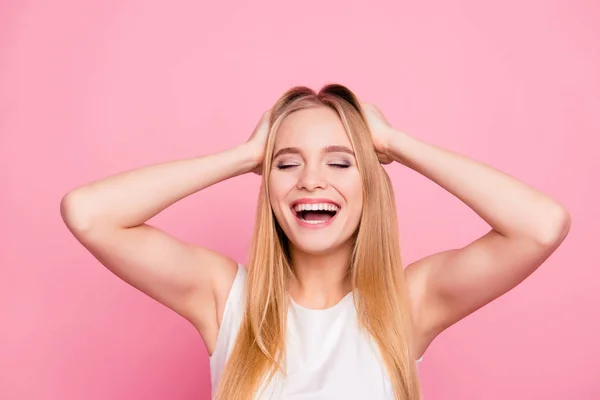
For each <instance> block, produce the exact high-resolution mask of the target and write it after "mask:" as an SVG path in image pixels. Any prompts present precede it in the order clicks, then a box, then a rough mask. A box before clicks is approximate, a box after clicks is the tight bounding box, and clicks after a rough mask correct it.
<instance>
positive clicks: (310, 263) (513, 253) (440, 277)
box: [61, 84, 570, 400]
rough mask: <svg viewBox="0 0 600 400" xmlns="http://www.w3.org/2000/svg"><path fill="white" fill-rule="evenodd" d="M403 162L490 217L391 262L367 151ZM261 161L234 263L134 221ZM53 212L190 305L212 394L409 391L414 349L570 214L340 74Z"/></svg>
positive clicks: (389, 198) (513, 280)
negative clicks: (408, 129)
mask: <svg viewBox="0 0 600 400" xmlns="http://www.w3.org/2000/svg"><path fill="white" fill-rule="evenodd" d="M392 161H396V162H400V163H402V164H403V165H405V166H407V167H409V168H412V169H413V170H415V171H417V172H419V173H421V174H422V175H424V176H425V177H427V178H429V179H431V180H432V181H434V182H436V183H437V184H438V185H440V186H441V187H443V188H445V189H446V190H448V191H449V192H450V193H452V194H453V195H455V196H456V197H458V198H459V199H461V200H462V201H463V202H464V203H465V204H466V205H467V206H469V207H470V208H472V209H473V210H474V211H475V212H476V213H477V214H478V215H479V216H481V217H482V218H483V219H484V220H485V221H486V222H488V223H489V225H490V226H491V229H490V231H489V232H488V233H487V234H485V235H483V236H482V237H480V238H478V239H477V240H475V241H473V242H472V243H471V244H469V245H467V246H465V247H463V248H459V249H452V250H448V251H444V252H441V253H437V254H433V255H431V256H428V257H426V258H424V259H421V260H418V261H416V262H414V263H412V264H411V265H409V266H407V267H406V269H404V268H403V265H402V263H401V260H400V250H399V244H398V232H397V222H396V212H395V206H394V204H395V198H394V194H393V190H392V186H391V183H390V180H389V178H388V175H387V174H386V172H385V170H384V168H383V167H382V165H381V164H385V163H389V162H392ZM247 172H257V173H261V174H262V185H261V190H260V200H259V203H258V213H257V221H256V228H255V233H254V239H253V244H252V248H251V257H250V261H249V264H248V267H247V269H246V268H244V267H242V266H241V265H239V264H237V263H236V262H235V261H233V260H232V259H230V258H229V257H228V256H226V255H222V254H217V253H215V252H213V251H211V250H209V249H206V248H204V247H201V246H197V245H194V244H190V243H184V242H182V241H180V240H177V239H175V238H174V237H172V236H170V235H169V234H167V233H166V232H163V231H161V230H159V229H156V228H154V227H152V226H150V225H148V224H146V221H147V220H149V219H150V218H151V217H153V216H154V215H156V214H157V213H159V212H160V211H162V210H163V209H165V208H166V207H168V206H170V205H171V204H173V203H175V202H177V201H178V200H180V199H182V198H184V197H186V196H189V195H191V194H192V193H195V192H197V191H199V190H202V189H204V188H206V187H208V186H210V185H213V184H215V183H217V182H220V181H223V180H225V179H228V178H231V177H234V176H237V175H240V174H243V173H247ZM61 215H62V217H63V219H64V221H65V223H66V225H67V226H68V227H69V229H70V230H71V232H72V233H73V234H74V235H75V237H76V238H77V239H78V240H79V241H80V242H81V243H82V244H83V245H84V246H85V247H86V248H87V249H88V250H89V251H90V252H91V253H92V254H93V255H94V256H95V257H96V258H97V259H98V260H99V261H100V262H101V263H103V264H104V265H105V266H106V267H107V268H108V269H109V270H110V271H112V272H113V273H115V274H116V275H117V276H119V277H120V278H121V279H123V280H124V281H126V282H128V283H129V284H131V285H132V286H134V287H136V288H138V289H139V290H141V291H143V292H144V293H146V294H148V295H149V296H151V297H152V298H154V299H156V300H157V301H159V302H161V303H162V304H164V305H165V306H167V307H169V308H171V309H172V310H174V311H175V312H177V313H178V314H180V315H181V316H183V317H184V318H186V319H188V320H189V321H190V322H191V323H192V324H193V325H194V326H195V327H196V328H197V329H198V331H199V333H200V335H201V336H202V339H203V340H204V343H205V345H206V347H207V350H208V353H209V355H210V357H211V360H210V366H211V377H212V383H213V395H214V396H215V397H216V398H218V399H227V400H230V399H235V400H238V399H266V398H274V399H283V398H285V399H335V398H340V399H341V398H344V399H392V398H395V399H410V400H413V399H419V398H420V391H419V383H418V376H417V371H416V368H417V360H418V359H420V358H421V356H422V355H423V353H424V352H425V350H426V349H427V347H428V346H429V344H430V343H431V342H432V340H433V339H434V338H435V337H436V336H437V335H438V334H439V333H440V332H442V331H443V330H444V329H446V328H447V327H449V326H450V325H452V324H454V323H455V322H457V321H459V320H460V319H462V318H464V317H465V316H467V315H468V314H470V313H472V312H473V311H475V310H476V309H478V308H480V307H482V306H483V305H485V304H487V303H488V302H490V301H492V300H493V299H495V298H497V297H498V296H500V295H502V294H503V293H506V292H507V291H508V290H510V289H511V288H513V287H515V286H516V285H517V284H518V283H520V282H521V281H522V280H523V279H525V278H526V277H527V276H528V275H530V274H531V273H532V272H533V271H534V270H535V269H536V268H537V267H538V266H539V265H540V264H541V263H542V262H543V261H544V260H546V259H547V258H548V256H550V254H552V252H553V251H554V250H555V249H556V248H557V247H558V246H559V244H560V243H561V242H562V241H563V239H564V238H565V236H566V235H567V233H568V231H569V228H570V217H569V214H568V212H567V211H566V210H565V209H564V208H563V207H562V206H561V205H560V204H559V203H557V202H556V201H554V200H553V199H551V198H549V197H548V196H546V195H544V194H543V193H540V192H539V191H537V190H535V189H533V188H531V187H530V186H528V185H526V184H524V183H522V182H520V181H518V180H516V179H514V178H512V177H510V176H508V175H506V174H504V173H502V172H500V171H497V170H495V169H493V168H491V167H490V166H487V165H485V164H482V163H479V162H476V161H474V160H472V159H469V158H467V157H464V156H461V155H458V154H455V153H453V152H450V151H447V150H444V149H441V148H439V147H436V146H433V145H431V144H427V143H424V142H422V141H419V140H417V139H415V138H413V137H411V136H409V135H407V134H406V133H403V132H400V131H398V130H396V129H394V128H393V127H391V126H390V125H389V124H388V122H387V121H386V119H385V118H384V117H383V115H382V114H381V112H380V111H379V110H378V109H377V108H376V107H374V106H372V105H368V104H362V103H360V102H359V101H358V99H357V98H356V96H355V95H354V94H353V93H352V92H351V91H350V90H349V89H347V88H346V87H344V86H341V85H333V84H332V85H327V86H325V87H323V88H322V89H321V91H320V92H319V93H315V92H313V91H312V90H310V89H308V88H305V87H295V88H293V89H290V90H289V91H287V92H286V93H285V94H284V95H283V96H282V97H281V98H280V99H279V100H278V101H277V103H276V104H275V106H274V107H273V108H272V109H271V110H269V111H267V112H266V113H265V114H264V115H263V116H262V118H261V120H260V122H259V124H258V125H257V127H256V129H255V131H254V133H253V134H252V136H251V137H250V139H249V140H248V141H247V142H246V143H244V144H243V145H240V146H238V147H236V148H233V149H230V150H226V151H223V152H221V153H218V154H212V155H206V156H203V157H196V158H191V159H184V160H178V161H172V162H168V163H162V164H158V165H153V166H148V167H143V168H139V169H136V170H133V171H127V172H123V173H120V174H118V175H115V176H111V177H107V178H105V179H103V180H100V181H97V182H93V183H89V184H87V185H85V186H82V187H80V188H77V189H75V190H73V191H71V192H69V193H68V194H67V195H66V196H65V197H64V198H63V201H62V202H61Z"/></svg>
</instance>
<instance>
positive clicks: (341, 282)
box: [289, 244, 352, 309]
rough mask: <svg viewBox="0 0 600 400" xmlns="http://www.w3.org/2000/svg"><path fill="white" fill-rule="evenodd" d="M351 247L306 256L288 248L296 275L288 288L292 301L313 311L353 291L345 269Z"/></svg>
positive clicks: (335, 302) (291, 247)
mask: <svg viewBox="0 0 600 400" xmlns="http://www.w3.org/2000/svg"><path fill="white" fill-rule="evenodd" d="M351 253H352V246H351V245H350V244H347V245H344V246H341V247H340V248H337V249H335V250H332V251H330V252H327V253H323V254H311V253H306V252H304V251H302V250H300V249H298V248H295V247H294V246H292V245H290V256H291V261H292V265H293V266H294V271H295V276H294V277H293V278H292V283H291V285H290V288H289V293H290V295H291V296H292V298H293V299H294V301H295V302H296V303H298V304H300V305H302V306H304V307H307V308H313V309H324V308H329V307H331V306H333V305H335V304H337V303H338V302H339V301H340V300H341V299H342V298H343V297H344V296H345V295H346V294H348V292H350V291H351V290H352V284H351V281H350V276H349V275H348V268H349V265H350V256H351Z"/></svg>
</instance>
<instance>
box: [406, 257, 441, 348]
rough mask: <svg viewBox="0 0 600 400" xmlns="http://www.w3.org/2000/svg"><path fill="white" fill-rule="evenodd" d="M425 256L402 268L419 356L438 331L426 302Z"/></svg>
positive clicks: (426, 261)
mask: <svg viewBox="0 0 600 400" xmlns="http://www.w3.org/2000/svg"><path fill="white" fill-rule="evenodd" d="M429 264H430V263H429V260H428V259H427V258H425V259H422V260H419V261H416V262H414V263H412V264H410V265H409V266H407V267H406V269H405V270H404V276H405V279H406V285H407V287H408V292H409V298H410V302H411V311H412V315H413V322H414V330H415V331H414V337H415V341H416V343H415V351H416V352H417V355H418V357H421V356H422V355H423V354H424V353H425V350H427V347H429V345H430V344H431V342H433V340H434V339H435V338H436V336H437V335H438V333H439V330H438V329H436V328H435V321H436V318H435V316H434V315H432V314H433V311H434V310H433V309H432V307H431V306H430V305H429V304H428V301H427V299H428V293H427V286H428V285H427V283H428V277H429V273H430V265H429Z"/></svg>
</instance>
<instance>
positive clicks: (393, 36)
mask: <svg viewBox="0 0 600 400" xmlns="http://www.w3.org/2000/svg"><path fill="white" fill-rule="evenodd" d="M0 46H1V47H0V50H1V52H0V84H1V85H2V86H1V88H0V134H1V136H0V178H1V182H2V184H1V189H0V190H1V194H0V202H1V207H0V217H1V218H0V220H1V224H0V230H1V239H2V240H1V242H0V246H1V249H0V250H1V251H0V324H1V329H0V398H2V399H28V400H29V399H61V400H67V399H87V400H100V399H102V400H104V399H146V400H152V399H156V400H158V399H182V400H183V399H206V398H208V395H209V390H210V388H209V382H210V381H209V372H208V359H207V356H206V351H205V349H204V346H203V344H202V342H201V340H200V337H199V335H198V333H197V332H196V331H195V330H194V328H193V327H192V326H191V325H190V324H189V323H188V322H187V321H185V320H183V319H182V318H181V317H179V316H178V315H176V314H175V313H173V312H171V311H170V310H168V309H166V308H165V307H163V306H162V305H160V304H159V303H157V302H155V301H154V300H152V299H150V298H148V297H146V296H145V295H144V294H142V293H141V292H139V291H137V290H135V289H133V288H131V287H129V286H128V285H126V284H125V283H124V282H122V281H120V280H119V279H118V278H116V277H115V276H113V275H111V274H110V273H109V272H108V271H107V270H105V269H104V268H103V267H102V266H101V265H100V264H99V262H98V261H96V260H95V259H94V258H93V257H92V256H91V255H90V254H88V253H87V252H86V250H85V249H84V248H83V247H81V246H80V245H79V244H78V243H77V242H76V240H75V239H74V238H73V237H72V236H71V235H70V233H69V232H68V231H67V229H66V227H65V226H64V225H63V223H62V221H61V219H60V215H59V202H60V199H61V197H62V195H64V194H65V193H66V192H67V191H68V190H70V189H72V188H74V187H75V186H78V185H80V184H83V183H86V182H89V181H91V180H94V179H97V178H100V177H103V176H106V175H108V174H112V173H116V172H119V171H122V170H125V169H130V168H135V167H139V166H142V165H147V164H153V163H157V162H161V161H167V160H171V159H175V158H183V157H190V156H197V155H202V154H206V153H209V152H214V151H218V150H222V149H225V148H228V147H231V146H234V145H237V144H239V143H241V142H242V141H245V140H246V138H247V136H248V135H249V134H250V132H251V130H252V129H253V127H254V125H255V123H256V122H257V121H258V118H259V117H260V115H261V113H262V112H263V111H264V110H266V109H267V108H268V107H270V106H271V105H272V103H273V102H274V101H275V100H276V98H277V97H278V96H279V95H280V94H282V93H283V91H284V90H286V89H287V88H289V87H291V86H293V85H296V84H303V85H308V86H311V87H313V88H315V89H318V88H319V87H320V86H321V85H323V84H324V83H327V82H340V83H343V84H346V85H348V86H349V87H350V88H351V89H353V90H355V91H356V93H357V94H358V95H359V97H361V98H362V99H363V100H366V101H370V102H374V103H376V104H377V105H379V106H380V108H381V109H382V110H383V111H384V113H385V114H386V115H387V116H388V119H389V120H390V121H391V122H392V123H393V124H394V125H395V126H396V127H397V128H398V129H403V130H405V131H407V132H408V133H410V134H412V135H414V136H416V137H418V138H421V139H423V140H426V141H429V142H432V143H435V144H437V145H440V146H443V147H447V148H449V149H452V150H454V151H458V152H462V153H465V154H467V155H469V156H471V157H473V158H476V159H479V160H481V161H484V162H487V163H490V164H492V165H493V166H496V167H497V168H499V169H501V170H503V171H506V172H508V173H510V174H513V175H515V176H516V177H518V178H520V179H522V180H524V181H526V182H528V183H529V184H531V185H533V186H535V187H537V188H539V189H541V190H543V191H545V192H547V193H549V194H550V195H552V196H554V197H555V198H557V199H558V200H559V201H561V202H562V203H564V204H565V205H566V206H567V208H568V209H569V210H570V211H571V213H572V216H573V223H572V230H571V233H570V235H569V237H568V238H567V240H566V241H565V242H564V244H563V245H562V247H561V248H560V249H559V250H558V251H557V252H556V253H555V254H554V255H553V256H552V257H551V258H550V259H549V260H548V261H547V262H546V263H545V264H544V265H543V266H542V267H541V269H540V270H539V271H537V272H536V273H535V274H534V275H533V276H532V277H531V278H530V279H528V280H527V281H526V282H525V283H523V284H522V285H521V286H520V287H518V288H517V289H515V290H514V291H511V292H510V293H509V294H507V295H506V296H504V297H503V298H501V299H499V300H497V301H495V302H494V303H492V304H491V305H489V306H487V307H485V308H484V309H482V310H480V311H478V312H476V313H475V314H474V315H472V316H470V317H468V318H467V319H465V320H464V321H462V322H460V323H459V324H458V325H456V326H454V327H452V328H451V329H449V330H448V331H446V332H445V333H443V334H442V335H441V336H440V337H439V338H438V339H437V340H436V341H435V342H434V343H433V345H432V346H431V347H430V348H429V350H428V351H427V353H426V354H425V360H424V362H423V364H422V366H421V376H422V382H423V386H424V393H425V398H426V399H430V400H432V399H446V400H454V399H461V400H468V399H488V400H496V399H497V400H500V399H502V400H504V399H544V400H551V399H556V400H559V399H560V400H564V399H578V400H584V399H598V398H600V346H599V344H598V340H599V339H598V338H599V336H600V329H599V328H600V327H599V325H600V322H599V314H600V313H599V311H598V309H599V305H600V285H599V283H598V281H599V280H600V271H599V268H600V265H599V261H600V260H599V257H598V250H597V249H598V247H597V241H598V237H599V235H598V234H599V230H598V223H599V222H600V218H599V216H600V215H599V214H600V213H599V211H598V205H599V204H600V196H599V190H598V183H599V179H598V173H599V172H600V168H599V167H600V164H599V162H598V145H599V144H600V141H599V139H598V134H599V133H600V116H599V113H600V101H599V100H600V72H599V71H600V3H598V2H594V1H583V0H579V1H566V0H563V1H541V0H539V1H515V0H513V1H505V2H497V3H495V4H493V5H492V4H490V2H481V1H475V0H471V1H460V2H447V1H441V0H440V1H436V2H430V1H428V2H408V1H401V2H397V1H394V2H392V1H385V2H384V1H377V2H369V5H367V2H359V1H348V0H346V1H327V2H325V1H314V0H311V1H302V2H282V1H253V2H249V1H237V2H192V1H184V2H172V3H169V4H168V3H167V2H164V1H147V0H146V1H141V0H138V1H96V2H82V1H74V0H72V1H64V0H61V1H58V0H57V1H52V2H47V1H21V2H17V1H4V2H2V4H1V5H0ZM388 170H389V172H390V174H391V175H392V178H393V180H394V182H395V187H396V193H397V200H398V207H399V211H398V212H399V219H400V229H401V235H402V246H403V247H402V249H403V255H404V259H405V262H406V263H408V262H411V261H413V260H415V259H418V258H420V257H422V256H425V255H427V254H429V253H432V252H437V251H441V250H445V249H448V248H451V247H456V246H462V245H464V244H466V243H468V242H469V241H471V240H473V239H475V238H476V237H478V236H479V235H481V234H483V233H484V232H485V231H486V230H487V229H488V227H487V224H486V223H484V222H483V221H482V220H480V219H479V217H478V216H477V215H476V214H475V213H473V212H472V211H471V210H470V209H468V208H467V207H466V206H465V205H463V204H462V203H460V201H459V200H457V199H456V198H454V197H453V196H451V195H449V194H448V193H446V192H445V191H444V190H442V189H441V188H440V187H438V186H437V185H435V184H433V183H431V182H430V181H428V180H427V179H425V178H423V177H422V176H420V175H418V174H417V173H415V172H413V171H411V170H408V169H407V168H405V167H403V166H401V165H392V166H390V167H388ZM258 184H259V178H258V177H256V176H249V175H248V176H243V177H239V178H236V179H233V180H230V181H227V182H224V183H221V184H218V185H216V186H214V187H211V188H209V189H207V190H205V191H204V192H202V193H200V194H196V195H193V196H191V197H189V198H187V199H184V200H183V201H181V202H179V203H178V204H176V205H175V206H173V207H171V208H169V209H168V210H166V211H165V212H164V213H162V214H161V215H159V216H158V217H157V218H155V219H153V220H152V221H151V222H152V223H154V224H156V225H157V226H159V227H161V228H164V229H166V230H168V231H169V232H171V233H173V234H175V235H176V236H178V237H180V238H182V239H186V240H190V241H193V242H196V243H201V244H204V245H207V246H209V247H212V248H214V249H217V250H219V251H222V252H226V253H227V254H229V255H230V256H233V257H235V258H236V259H238V260H239V261H242V262H245V261H246V255H247V250H248V243H249V239H250V236H251V232H252V224H253V221H254V208H255V205H256V198H257V192H258Z"/></svg>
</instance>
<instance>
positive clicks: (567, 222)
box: [536, 206, 571, 247]
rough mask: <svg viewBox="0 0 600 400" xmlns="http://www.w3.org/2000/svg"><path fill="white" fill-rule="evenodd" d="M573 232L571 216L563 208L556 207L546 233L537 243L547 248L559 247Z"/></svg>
mask: <svg viewBox="0 0 600 400" xmlns="http://www.w3.org/2000/svg"><path fill="white" fill-rule="evenodd" d="M570 230H571V214H570V213H569V212H568V210H567V209H565V208H564V207H562V206H558V207H556V208H555V209H554V210H553V211H552V213H550V215H549V216H548V220H547V223H546V224H545V228H544V231H543V232H541V233H540V234H538V235H537V237H536V241H537V242H538V243H539V244H540V245H542V246H545V247H558V246H559V245H560V244H561V243H562V242H563V240H565V238H566V237H567V235H568V234H569V231H570Z"/></svg>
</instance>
